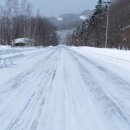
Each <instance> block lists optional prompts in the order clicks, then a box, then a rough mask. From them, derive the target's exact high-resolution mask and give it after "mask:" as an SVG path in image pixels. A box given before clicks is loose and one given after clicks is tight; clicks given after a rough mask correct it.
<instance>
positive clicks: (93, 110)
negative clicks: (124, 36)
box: [0, 46, 130, 130]
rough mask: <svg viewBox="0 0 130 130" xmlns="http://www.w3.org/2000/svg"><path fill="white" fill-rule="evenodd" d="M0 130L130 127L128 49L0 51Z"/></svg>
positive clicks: (124, 129) (126, 129)
mask: <svg viewBox="0 0 130 130" xmlns="http://www.w3.org/2000/svg"><path fill="white" fill-rule="evenodd" d="M0 64H1V65H0V130H43V129H44V130H130V51H119V50H115V49H96V48H90V47H77V48H76V47H66V46H57V47H46V48H10V47H2V49H0Z"/></svg>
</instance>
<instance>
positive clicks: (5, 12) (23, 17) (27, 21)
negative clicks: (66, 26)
mask: <svg viewBox="0 0 130 130" xmlns="http://www.w3.org/2000/svg"><path fill="white" fill-rule="evenodd" d="M16 38H31V39H34V40H36V41H37V42H36V45H40V46H41V45H43V46H46V45H57V44H58V41H57V37H56V33H55V27H54V26H53V25H52V24H51V23H50V22H49V21H48V20H47V19H46V18H44V17H42V16H40V13H39V11H38V12H37V14H36V16H34V15H33V14H32V5H31V3H28V1H27V0H22V2H19V0H6V4H5V6H0V44H3V45H10V44H11V41H12V40H14V39H16Z"/></svg>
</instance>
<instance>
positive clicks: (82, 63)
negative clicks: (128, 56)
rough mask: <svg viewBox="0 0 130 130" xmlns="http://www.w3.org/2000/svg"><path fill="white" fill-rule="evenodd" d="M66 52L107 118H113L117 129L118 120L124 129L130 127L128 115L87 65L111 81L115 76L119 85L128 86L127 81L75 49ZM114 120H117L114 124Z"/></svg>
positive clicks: (127, 129)
mask: <svg viewBox="0 0 130 130" xmlns="http://www.w3.org/2000/svg"><path fill="white" fill-rule="evenodd" d="M67 51H68V53H70V54H71V55H72V56H73V58H74V60H75V63H76V64H77V65H78V67H79V70H80V72H81V75H82V78H83V80H84V82H85V84H86V85H87V89H89V90H90V92H91V93H92V94H93V96H94V97H95V99H96V100H97V102H98V103H100V105H101V107H103V109H104V113H105V114H107V117H109V120H111V119H113V122H114V123H115V124H113V125H115V126H114V127H115V128H116V129H117V130H120V129H121V130H122V128H121V127H120V126H118V123H120V120H122V122H123V123H124V124H123V125H124V126H125V127H126V130H129V129H130V118H129V117H128V115H126V114H128V113H125V112H124V110H123V109H122V108H121V106H120V104H119V103H118V101H116V100H113V99H112V98H111V97H110V95H108V93H106V92H105V91H104V90H103V89H102V87H101V86H100V84H99V83H98V82H96V79H94V77H93V75H92V74H91V71H89V68H87V66H93V67H94V68H95V69H98V70H100V71H102V72H103V73H105V74H106V75H107V76H108V77H109V78H110V79H111V81H112V82H113V78H115V80H116V82H119V81H120V82H119V83H120V84H121V85H127V87H129V83H127V82H126V81H122V82H121V79H120V78H118V76H115V75H114V74H112V73H111V72H108V71H105V70H106V69H105V68H99V67H98V65H97V64H95V63H94V62H93V61H91V60H89V59H87V58H86V57H84V56H82V55H80V54H78V53H76V52H75V51H71V50H68V49H67ZM127 90H129V89H127ZM116 122H118V123H117V124H116Z"/></svg>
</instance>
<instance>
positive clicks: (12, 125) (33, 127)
mask: <svg viewBox="0 0 130 130" xmlns="http://www.w3.org/2000/svg"><path fill="white" fill-rule="evenodd" d="M48 61H52V60H51V58H48ZM46 64H47V65H48V63H46ZM51 64H52V62H51ZM54 65H55V61H54ZM48 66H49V68H48V74H47V73H45V75H44V77H43V78H42V80H41V82H40V83H39V88H40V87H41V85H42V84H43V83H44V85H45V86H46V87H45V88H43V87H42V88H40V90H39V91H38V93H39V94H38V96H37V100H35V102H34V99H32V98H33V97H34V94H33V96H31V100H29V103H27V104H26V105H25V107H24V108H23V110H22V111H21V113H20V115H18V116H17V117H18V118H17V119H16V120H15V121H14V122H13V123H10V125H9V127H8V128H7V130H13V129H26V128H25V126H27V125H23V127H24V128H22V126H21V125H22V124H21V125H20V128H18V125H17V124H19V123H18V122H20V119H21V116H23V114H24V113H25V112H26V113H32V112H31V111H33V110H34V109H35V105H36V104H37V103H38V102H41V103H39V105H40V106H39V107H38V108H39V110H38V115H37V118H36V119H35V120H37V123H36V121H34V122H35V123H34V122H33V123H34V124H35V125H34V124H33V125H32V126H31V130H33V129H36V128H37V124H38V120H39V118H40V115H41V112H42V108H43V105H44V102H45V95H46V92H44V94H43V91H47V90H46V89H48V88H47V86H48V80H49V79H50V75H52V73H55V71H54V70H55V67H53V66H52V65H51V71H50V65H48ZM53 75H54V74H53ZM53 75H52V81H53V80H54V79H53V78H54V76H53ZM45 76H46V78H45ZM43 80H44V81H43ZM43 95H44V96H43ZM38 100H40V101H38ZM29 106H30V107H29ZM27 107H28V108H27ZM31 107H32V108H31ZM27 109H28V110H27ZM25 110H26V111H25ZM27 111H28V112H27ZM23 117H24V116H23ZM30 120H31V119H30ZM23 123H24V122H23ZM25 123H26V124H27V122H25Z"/></svg>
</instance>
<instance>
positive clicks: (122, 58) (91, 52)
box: [72, 47, 130, 81]
mask: <svg viewBox="0 0 130 130" xmlns="http://www.w3.org/2000/svg"><path fill="white" fill-rule="evenodd" d="M72 49H73V50H74V51H76V52H78V53H79V54H81V55H82V56H84V57H86V59H88V60H91V61H93V62H94V64H97V67H100V66H102V67H104V68H105V69H106V70H107V71H111V72H113V73H116V74H117V75H118V76H120V77H121V78H122V79H127V80H128V81H130V77H129V74H130V51H128V50H127V51H126V50H118V49H105V48H94V47H72Z"/></svg>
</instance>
